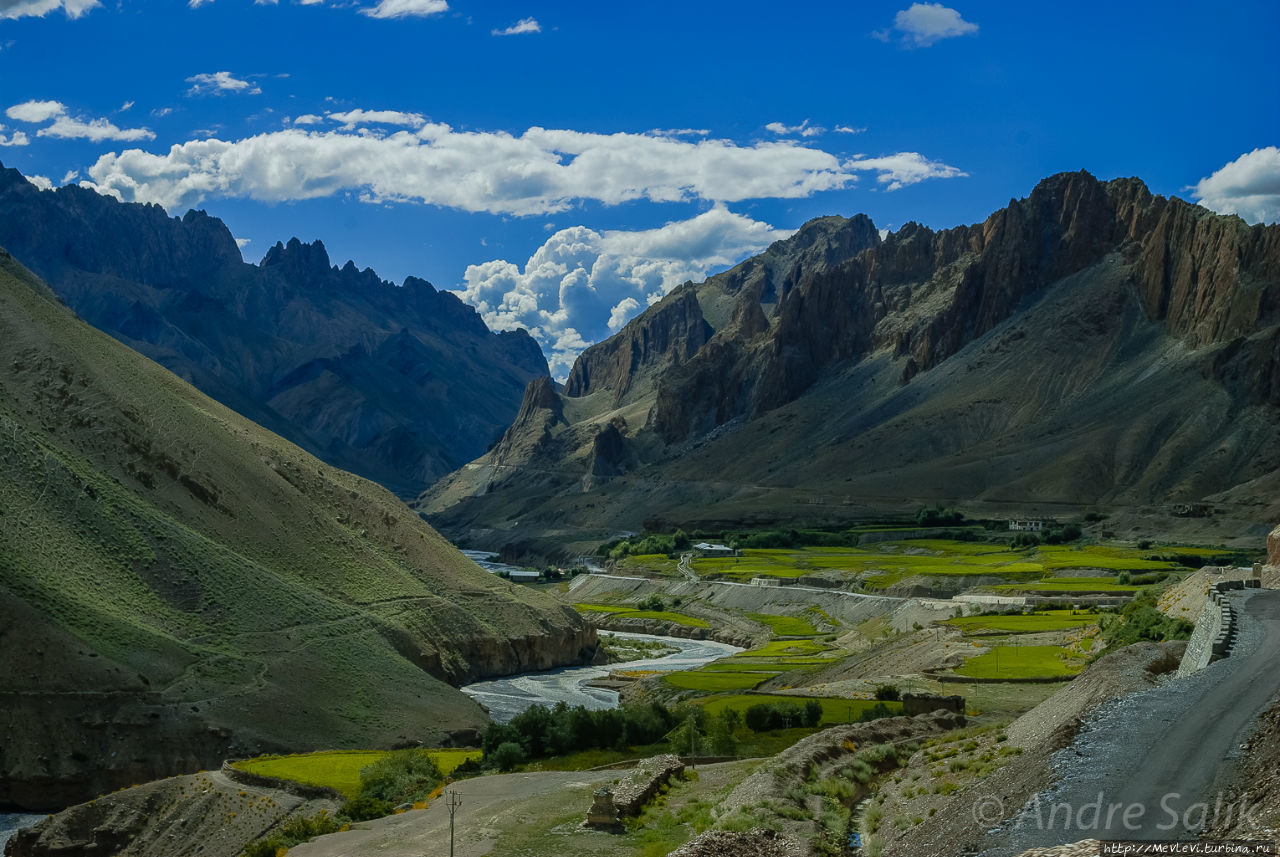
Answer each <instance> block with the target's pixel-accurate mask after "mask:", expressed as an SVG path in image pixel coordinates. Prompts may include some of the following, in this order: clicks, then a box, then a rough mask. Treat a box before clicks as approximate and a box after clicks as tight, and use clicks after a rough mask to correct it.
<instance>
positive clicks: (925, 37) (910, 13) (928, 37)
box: [871, 3, 978, 48]
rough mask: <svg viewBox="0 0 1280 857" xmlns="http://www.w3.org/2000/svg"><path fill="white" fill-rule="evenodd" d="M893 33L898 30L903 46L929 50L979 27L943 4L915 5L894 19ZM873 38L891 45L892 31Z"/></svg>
mask: <svg viewBox="0 0 1280 857" xmlns="http://www.w3.org/2000/svg"><path fill="white" fill-rule="evenodd" d="M892 30H894V31H897V33H898V34H899V37H900V39H901V42H902V44H903V45H906V46H907V47H912V48H927V47H928V46H929V45H932V44H933V43H934V42H937V41H941V40H942V39H953V38H955V37H957V36H967V35H969V34H971V33H976V32H978V25H977V24H974V23H971V22H969V21H966V20H965V19H964V18H962V17H960V13H959V12H957V11H956V10H955V9H951V8H948V7H946V6H943V5H942V4H941V3H912V4H911V6H910V7H909V8H906V9H903V10H902V11H901V12H899V13H898V14H897V15H895V16H894V18H893V27H892ZM871 35H873V36H875V37H876V38H877V39H880V40H881V41H884V42H887V41H889V39H890V37H891V31H890V30H887V29H886V30H878V31H876V32H874V33H872V34H871Z"/></svg>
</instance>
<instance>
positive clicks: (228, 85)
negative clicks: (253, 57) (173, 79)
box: [187, 0, 262, 95]
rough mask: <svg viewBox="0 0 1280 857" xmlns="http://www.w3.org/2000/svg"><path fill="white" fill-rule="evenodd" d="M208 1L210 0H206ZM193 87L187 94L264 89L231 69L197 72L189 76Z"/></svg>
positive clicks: (250, 92)
mask: <svg viewBox="0 0 1280 857" xmlns="http://www.w3.org/2000/svg"><path fill="white" fill-rule="evenodd" d="M205 2H208V0H205ZM187 83H189V84H191V88H190V89H188V90H187V95H205V94H213V95H225V94H226V93H228V92H239V93H244V94H245V95H258V94H260V93H261V92H262V89H261V88H260V87H259V86H257V85H256V84H253V83H251V82H249V81H247V80H242V79H240V78H238V77H236V76H235V75H233V74H232V73H231V72H229V71H215V72H213V73H212V74H208V73H205V74H196V75H192V76H191V77H189V78H187Z"/></svg>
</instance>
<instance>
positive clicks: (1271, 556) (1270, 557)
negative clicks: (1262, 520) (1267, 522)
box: [1267, 527, 1280, 568]
mask: <svg viewBox="0 0 1280 857" xmlns="http://www.w3.org/2000/svg"><path fill="white" fill-rule="evenodd" d="M1267 564H1268V565H1274V566H1276V567H1277V568H1280V527H1276V528H1275V529H1274V530H1272V531H1271V535H1270V536H1268V537H1267Z"/></svg>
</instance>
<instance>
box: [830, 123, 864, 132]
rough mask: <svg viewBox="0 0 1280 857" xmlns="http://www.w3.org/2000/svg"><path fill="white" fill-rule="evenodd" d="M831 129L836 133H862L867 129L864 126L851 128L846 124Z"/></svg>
mask: <svg viewBox="0 0 1280 857" xmlns="http://www.w3.org/2000/svg"><path fill="white" fill-rule="evenodd" d="M831 130H832V131H835V132H836V133H837V134H862V133H863V132H865V131H866V130H867V129H866V128H852V127H850V126H848V125H837V126H836V127H834V128H832V129H831Z"/></svg>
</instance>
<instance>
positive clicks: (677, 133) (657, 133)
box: [649, 128, 711, 137]
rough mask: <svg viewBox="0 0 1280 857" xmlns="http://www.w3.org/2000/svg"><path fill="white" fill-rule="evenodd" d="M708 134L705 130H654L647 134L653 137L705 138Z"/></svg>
mask: <svg viewBox="0 0 1280 857" xmlns="http://www.w3.org/2000/svg"><path fill="white" fill-rule="evenodd" d="M710 133H711V131H710V130H708V129H706V128H654V129H653V130H652V131H650V132H649V134H650V136H653V137H705V136H707V135H708V134H710Z"/></svg>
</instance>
